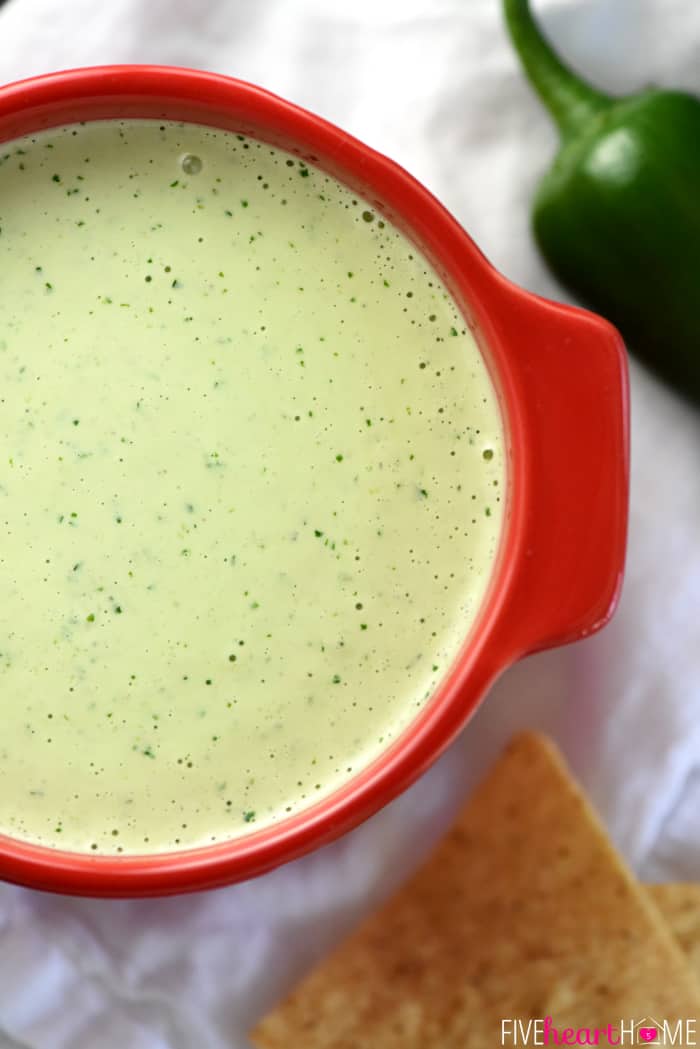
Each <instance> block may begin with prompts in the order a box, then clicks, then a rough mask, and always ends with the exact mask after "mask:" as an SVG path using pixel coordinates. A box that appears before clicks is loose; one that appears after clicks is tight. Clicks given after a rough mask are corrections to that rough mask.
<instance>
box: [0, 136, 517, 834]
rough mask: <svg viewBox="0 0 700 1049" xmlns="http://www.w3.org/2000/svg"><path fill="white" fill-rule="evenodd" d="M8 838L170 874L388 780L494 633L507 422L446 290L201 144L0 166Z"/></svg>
mask: <svg viewBox="0 0 700 1049" xmlns="http://www.w3.org/2000/svg"><path fill="white" fill-rule="evenodd" d="M0 156H1V157H2V160H1V162H0V227H1V230H2V232H1V233H0V256H1V262H2V265H1V269H0V377H1V389H0V446H1V449H2V457H1V462H0V521H1V522H2V540H1V543H0V573H1V579H2V601H0V718H1V721H0V724H1V726H2V727H1V729H0V832H5V833H8V834H10V835H13V836H15V837H20V838H23V839H26V840H30V841H34V842H39V843H43V844H47V845H52V846H56V847H61V848H69V849H74V850H79V851H88V852H89V851H90V850H93V851H99V852H101V853H115V854H116V853H125V854H126V853H132V854H133V853H147V852H153V851H160V850H171V849H177V848H184V847H191V846H196V845H206V844H209V843H211V842H214V841H221V840H226V839H228V838H231V837H235V836H237V835H240V834H242V833H249V832H250V831H251V830H256V829H258V828H259V827H261V826H264V825H266V824H269V823H271V822H273V821H276V820H279V819H281V818H284V817H285V815H286V814H288V813H290V812H296V811H299V810H300V809H301V808H303V807H305V806H308V805H310V804H312V803H313V802H315V801H317V800H318V799H319V797H321V796H323V795H324V794H327V793H329V792H331V791H332V790H334V789H335V788H337V787H338V786H340V785H341V784H343V783H344V782H346V781H347V780H348V779H349V778H351V776H352V775H353V774H354V773H356V772H357V771H358V770H360V769H362V768H363V767H366V766H367V765H368V763H370V762H371V761H372V760H373V759H375V758H376V757H377V756H378V755H379V754H380V753H381V752H382V750H384V749H385V748H386V747H387V745H388V744H389V743H390V742H391V741H392V740H393V739H395V738H396V737H397V736H398V735H399V734H400V733H401V732H402V730H403V729H404V728H405V727H406V726H407V725H408V724H409V723H410V721H411V719H412V718H413V717H414V716H415V715H416V714H417V713H418V711H419V709H420V708H422V707H423V706H424V704H425V703H426V700H427V699H428V698H429V697H430V696H431V694H432V693H433V691H434V690H435V688H436V686H437V684H438V683H439V682H440V680H441V679H442V678H443V676H444V674H445V673H446V671H447V670H448V669H449V667H450V665H451V663H452V662H453V660H454V658H455V656H456V655H457V652H458V650H459V647H460V645H461V643H462V641H463V639H464V637H465V636H466V634H467V632H468V630H469V627H470V625H471V623H472V622H473V619H474V617H475V615H476V613H477V611H478V608H479V605H480V602H481V600H482V597H483V594H484V591H485V588H486V586H487V583H488V580H489V578H490V574H491V569H492V566H493V562H494V558H495V553H496V548H497V545H498V540H499V535H500V530H501V521H502V511H501V493H502V491H503V489H504V485H505V469H504V461H503V460H504V446H503V434H502V424H501V419H500V414H499V409H498V406H497V400H496V396H495V393H494V390H493V388H492V385H491V382H490V379H489V377H488V374H487V371H486V368H485V366H484V363H483V361H482V359H481V356H480V353H479V351H478V349H477V347H476V345H475V342H474V339H473V337H472V336H471V334H470V332H469V331H468V330H467V328H466V324H465V321H464V319H463V318H462V316H461V315H460V313H459V312H458V310H457V309H456V307H455V305H454V303H453V301H452V300H451V298H450V297H449V295H448V294H447V292H446V291H445V288H444V287H443V285H442V284H441V283H440V281H439V279H438V278H437V276H436V275H435V273H434V272H433V270H432V269H431V268H430V266H429V265H428V264H427V263H426V261H425V260H424V259H423V258H422V257H421V256H420V254H419V253H418V252H417V251H416V250H415V248H414V247H412V245H411V244H410V243H409V241H408V240H407V239H406V238H405V237H404V236H403V235H402V234H401V233H399V232H398V231H397V230H396V229H395V228H393V227H392V226H391V225H390V224H389V223H388V222H385V221H384V220H382V218H381V215H379V214H378V213H376V212H375V211H373V210H372V208H371V206H369V205H368V204H367V203H366V202H364V201H362V200H360V199H358V198H357V197H356V196H354V195H353V193H352V192H351V191H349V190H347V189H345V188H344V187H343V186H341V185H340V184H339V183H337V182H336V181H335V180H334V179H331V178H329V177H327V176H325V175H324V174H323V173H322V172H320V171H319V170H317V169H314V168H313V167H311V166H307V165H306V164H304V163H302V162H300V161H299V160H298V159H297V158H294V157H291V156H289V155H288V154H286V153H284V152H282V151H280V150H278V149H273V148H271V147H270V146H268V145H265V144H261V143H258V142H256V141H255V140H252V139H243V138H241V137H240V136H236V135H233V134H229V133H226V132H220V131H215V130H212V129H207V128H202V127H198V126H194V125H178V124H165V125H161V124H158V123H157V122H153V121H134V122H128V123H118V122H104V123H96V124H88V125H84V126H75V127H68V128H61V129H55V130H53V131H49V132H42V133H40V134H37V135H35V136H32V137H28V138H26V139H22V140H16V141H14V142H11V143H5V144H4V145H2V146H0Z"/></svg>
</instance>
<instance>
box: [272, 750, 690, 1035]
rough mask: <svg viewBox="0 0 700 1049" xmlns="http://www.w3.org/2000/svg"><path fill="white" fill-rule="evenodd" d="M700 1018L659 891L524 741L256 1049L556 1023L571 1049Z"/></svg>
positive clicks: (290, 1002)
mask: <svg viewBox="0 0 700 1049" xmlns="http://www.w3.org/2000/svg"><path fill="white" fill-rule="evenodd" d="M699 1014H700V989H699V987H698V985H697V984H696V982H695V980H694V978H693V975H692V973H691V971H690V969H689V966H688V964H687V961H686V959H685V957H684V955H683V953H682V951H681V949H680V947H679V945H678V943H677V942H676V941H675V939H674V938H673V936H672V935H671V933H670V931H669V929H668V927H667V926H666V924H665V922H664V920H663V919H662V917H661V915H660V913H659V911H658V909H657V908H656V907H655V906H654V904H653V902H652V899H651V895H650V894H649V893H647V891H646V889H645V888H643V887H641V886H640V885H639V884H638V883H637V882H636V881H635V880H634V878H633V877H632V875H631V874H630V872H629V871H628V870H627V868H626V867H625V866H624V864H623V862H622V861H621V859H620V857H619V856H618V855H617V853H616V852H615V850H614V849H613V847H612V845H611V844H610V842H609V840H608V838H607V836H606V834H605V832H604V830H603V828H602V826H601V824H600V822H599V820H598V818H597V816H596V815H595V814H594V812H593V811H592V809H591V807H590V806H589V804H588V803H587V801H586V800H585V798H584V797H583V795H582V794H581V792H580V790H579V789H578V787H577V786H576V785H575V783H574V782H573V781H572V779H571V776H570V775H569V773H568V771H567V770H566V768H565V767H564V765H563V763H562V760H561V758H560V757H559V755H558V753H557V752H556V750H555V749H554V747H553V746H552V745H551V744H550V743H549V742H548V741H547V740H546V739H544V738H543V737H541V736H538V735H535V734H532V733H525V734H523V735H521V736H519V737H517V738H516V739H515V740H514V741H513V742H512V743H511V744H510V745H509V746H508V748H507V749H506V751H505V753H504V754H503V756H502V757H501V758H500V759H499V761H498V762H497V763H496V765H495V766H494V768H493V769H492V771H491V772H490V774H489V775H488V776H487V778H486V780H485V781H484V782H483V783H482V785H481V787H480V788H479V789H478V790H477V791H476V793H475V795H474V796H473V798H472V799H471V801H470V802H469V804H468V805H467V807H466V809H465V810H464V812H463V814H462V815H461V817H460V819H459V820H458V822H457V823H456V825H455V826H454V827H453V829H452V831H451V832H450V833H449V835H448V836H447V837H446V838H445V840H444V841H443V842H442V844H441V845H440V846H439V847H438V849H437V850H436V852H435V853H434V855H433V856H432V858H431V859H430V860H429V861H428V863H427V864H426V866H425V867H424V868H423V869H422V870H420V871H419V872H418V874H417V875H416V876H415V877H414V878H413V880H412V881H410V883H409V884H408V885H407V886H406V887H405V888H404V889H402V890H401V891H400V892H399V893H398V895H397V896H395V897H394V899H393V900H392V901H390V902H389V904H388V905H387V906H385V907H384V908H383V909H382V910H381V911H380V912H378V913H377V914H375V915H374V916H373V917H371V918H370V919H369V920H368V921H367V922H366V924H365V925H364V926H363V927H361V928H360V930H359V931H358V932H357V933H356V934H355V935H354V936H352V937H351V938H350V939H349V940H347V941H346V942H345V943H344V944H343V945H341V947H340V948H339V949H338V950H337V951H336V952H335V953H334V954H333V955H331V956H330V957H329V958H328V959H327V960H326V961H325V962H324V963H322V964H321V965H320V966H319V967H318V968H317V969H316V970H315V971H314V972H312V973H311V975H310V976H309V977H308V978H307V979H306V980H305V981H304V982H303V983H302V984H301V985H300V986H299V987H298V988H297V989H296V990H295V991H293V993H292V994H291V995H290V997H289V998H288V999H287V1000H286V1001H285V1002H283V1003H282V1004H281V1005H280V1006H279V1007H278V1008H277V1009H276V1010H275V1011H274V1012H273V1013H272V1014H270V1015H269V1016H267V1017H266V1018H265V1019H264V1020H263V1021H262V1022H261V1023H260V1024H259V1025H258V1027H257V1028H256V1030H255V1031H254V1032H253V1035H252V1038H253V1041H254V1044H255V1045H256V1046H258V1047H260V1049H494V1047H495V1046H500V1045H515V1044H516V1040H515V1039H516V1037H517V1036H518V1032H519V1033H520V1035H522V1033H523V1031H526V1030H528V1028H527V1024H528V1022H530V1021H533V1022H537V1021H542V1022H543V1023H545V1022H546V1021H547V1017H549V1018H550V1021H549V1022H550V1024H552V1025H554V1026H555V1027H556V1029H557V1031H558V1032H559V1035H561V1033H562V1031H564V1032H565V1031H566V1029H567V1028H569V1029H571V1031H572V1032H573V1037H574V1038H575V1037H576V1034H577V1032H581V1031H584V1030H587V1031H590V1032H592V1031H594V1030H595V1029H598V1030H600V1031H601V1032H604V1031H605V1029H606V1028H607V1025H612V1030H615V1029H616V1025H619V1024H620V1022H621V1021H622V1022H624V1023H626V1024H630V1023H639V1022H640V1021H641V1022H645V1021H644V1018H645V1017H647V1016H653V1017H655V1018H657V1020H661V1019H663V1018H668V1019H669V1021H672V1022H673V1023H674V1024H675V1023H676V1022H677V1021H679V1020H685V1019H689V1020H691V1022H692V1021H695V1020H696V1019H697V1017H698V1015H699ZM518 1022H520V1023H521V1024H522V1026H521V1027H519V1028H518V1027H517V1025H518ZM529 1030H530V1038H531V1039H532V1038H533V1031H535V1032H536V1031H537V1030H540V1031H541V1030H542V1028H532V1027H531V1028H530V1029H529ZM550 1038H551V1035H550ZM517 1044H520V1045H522V1044H523V1042H522V1038H521V1040H520V1042H517ZM531 1044H533V1043H532V1042H531ZM550 1044H553V1043H551V1040H550ZM564 1044H576V1041H568V1042H567V1043H564ZM578 1044H586V1043H585V1042H582V1041H579V1043H578ZM588 1044H596V1043H590V1042H589V1043H588ZM602 1044H605V1043H604V1042H602Z"/></svg>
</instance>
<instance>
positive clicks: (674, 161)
mask: <svg viewBox="0 0 700 1049" xmlns="http://www.w3.org/2000/svg"><path fill="white" fill-rule="evenodd" d="M503 2H504V12H505V18H506V24H507V27H508V30H509V32H510V35H511V38H512V40H513V43H514V44H515V47H516V49H517V51H518V54H519V56H520V59H521V61H522V64H523V66H524V69H525V72H526V74H527V76H528V78H529V79H530V81H531V83H532V85H533V87H534V88H535V90H536V91H537V93H538V94H539V96H540V98H541V99H542V101H543V102H544V104H545V105H546V106H547V108H548V109H549V111H550V113H551V115H552V117H553V118H554V120H555V122H556V123H557V125H558V128H559V131H560V134H561V140H562V141H561V147H560V149H559V153H558V154H557V156H556V158H555V160H554V164H553V165H552V168H551V170H550V171H549V172H548V173H547V174H546V175H545V176H544V178H543V179H542V181H541V183H540V185H539V188H538V191H537V195H536V198H535V201H534V207H533V215H532V220H533V229H534V233H535V237H536V240H537V243H538V245H539V247H540V249H541V251H542V254H543V255H544V257H545V259H546V261H547V263H548V265H549V267H550V269H551V270H552V272H553V273H554V274H555V276H556V277H558V279H559V280H560V281H561V282H562V284H564V285H565V286H566V287H567V288H569V289H570V290H571V291H572V292H574V293H575V294H576V295H577V296H578V297H579V298H580V299H581V300H582V301H583V302H584V303H586V304H587V305H588V306H590V307H591V308H592V309H594V310H596V311H598V312H599V313H602V314H603V315H604V316H606V317H607V318H608V319H609V320H611V321H612V322H613V324H615V325H616V326H617V327H618V328H619V329H620V331H621V332H622V334H623V336H624V338H625V341H626V342H627V345H628V347H629V348H630V350H631V351H632V352H634V353H635V355H636V356H638V357H639V358H640V359H641V360H642V361H644V362H645V363H646V364H647V365H648V366H649V367H650V368H652V369H653V370H654V371H655V372H656V373H657V374H658V375H660V376H661V377H663V378H665V379H666V380H667V381H668V382H670V383H671V384H672V385H673V386H675V387H676V389H678V390H679V391H680V392H681V393H682V394H684V395H685V396H686V397H688V398H690V399H691V400H693V401H695V402H696V403H697V404H700V309H699V308H700V99H697V98H695V97H694V96H693V95H689V94H686V93H684V92H681V91H667V90H660V89H656V88H649V89H646V90H643V91H640V92H639V93H637V94H633V95H630V96H628V97H624V98H613V97H610V96H609V95H606V94H604V93H603V92H602V91H598V90H596V89H595V88H593V87H591V86H590V85H589V84H587V83H585V82H584V81H582V80H581V79H580V78H579V77H578V76H577V75H576V74H574V73H573V72H572V71H571V70H570V69H568V68H567V67H566V66H565V65H564V64H563V63H562V62H561V61H560V60H559V58H558V57H557V55H556V54H555V53H554V51H553V50H552V48H551V47H550V46H549V44H548V43H547V42H546V41H545V39H544V38H543V36H542V34H541V33H540V31H539V29H538V27H537V26H536V24H535V22H534V20H533V17H532V14H531V12H530V5H529V2H528V0H503Z"/></svg>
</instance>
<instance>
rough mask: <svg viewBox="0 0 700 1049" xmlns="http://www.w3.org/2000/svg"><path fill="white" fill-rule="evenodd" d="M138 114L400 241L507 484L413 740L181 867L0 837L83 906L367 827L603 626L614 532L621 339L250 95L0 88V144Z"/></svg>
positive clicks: (242, 868) (21, 868) (359, 150)
mask: <svg viewBox="0 0 700 1049" xmlns="http://www.w3.org/2000/svg"><path fill="white" fill-rule="evenodd" d="M139 117H141V118H156V119H168V120H182V121H190V122H193V123H198V124H208V125H211V126H215V127H218V128H224V129H226V130H230V131H237V132H240V133H243V134H246V135H251V136H253V137H255V138H259V139H261V140H263V141H265V142H269V143H270V144H272V145H276V146H279V147H281V148H284V149H286V150H289V151H291V152H293V153H296V154H297V155H298V156H299V157H301V158H303V159H305V160H307V161H308V162H310V163H313V164H316V165H318V167H320V168H321V169H323V170H324V171H326V172H328V173H329V174H330V175H333V176H334V177H336V178H337V179H339V180H340V181H341V182H343V183H345V184H346V185H348V186H350V187H352V188H353V189H354V190H356V191H357V193H358V194H360V195H362V196H363V197H365V198H366V199H367V200H369V201H370V202H371V203H372V205H373V206H374V207H376V208H377V209H378V210H379V211H381V212H382V213H383V214H384V215H385V216H386V217H387V218H388V219H390V220H391V221H392V222H394V223H395V224H396V225H397V226H398V227H399V228H400V229H402V231H403V232H404V233H405V234H406V235H407V236H408V237H409V238H410V239H411V240H412V241H413V242H414V243H415V244H416V246H417V247H418V248H419V249H420V250H421V251H422V252H423V253H424V254H425V255H426V256H427V257H428V258H429V259H430V261H431V262H432V263H433V265H434V266H435V268H436V269H437V271H438V272H439V274H440V276H441V277H442V279H443V280H444V282H445V283H446V285H447V287H448V288H449V289H450V291H451V293H452V295H453V296H454V298H455V300H456V301H457V303H458V305H459V307H460V308H461V310H462V312H463V313H464V316H465V318H466V319H467V321H468V323H469V325H470V327H471V329H472V330H473V332H474V334H475V336H476V338H477V341H478V343H479V346H480V349H481V352H482V354H483V357H484V359H485V361H486V364H487V366H488V368H489V371H490V373H491V377H492V379H493V382H494V385H495V387H496V389H497V392H498V395H499V400H500V407H501V412H502V416H503V424H504V429H505V433H506V446H507V453H508V464H507V480H508V485H507V498H506V514H505V523H504V527H503V533H502V537H501V542H500V548H499V553H498V557H497V560H496V564H495V567H494V570H493V575H492V579H491V583H490V586H489V589H488V592H487V595H486V598H485V600H484V603H483V605H482V608H481V611H480V614H479V617H478V620H477V622H476V624H475V625H474V627H473V628H472V630H471V631H470V633H469V635H468V637H466V638H465V642H464V645H463V647H462V650H461V652H460V655H459V657H458V658H457V660H456V661H455V663H454V665H453V667H452V669H451V671H450V673H449V674H448V675H447V676H446V677H445V679H444V680H443V681H442V683H441V685H440V687H439V688H438V690H437V692H436V693H435V695H434V697H433V698H432V699H431V700H430V702H429V704H428V705H427V706H426V708H425V709H424V710H423V711H422V713H421V714H420V715H419V716H418V717H416V719H415V721H414V722H413V723H412V724H411V725H410V726H409V728H407V729H406V731H405V732H404V733H403V734H402V735H401V736H400V738H399V739H398V740H397V741H395V742H394V743H393V745H392V746H391V747H389V748H388V749H387V750H386V752H385V753H384V754H382V755H381V757H380V758H379V759H378V760H376V761H375V762H374V763H373V764H372V765H371V766H370V767H369V768H367V769H365V770H364V772H362V773H361V774H358V775H357V776H355V777H354V778H353V779H352V780H351V781H350V782H349V783H347V784H346V785H345V786H344V787H343V788H342V789H340V790H338V791H336V792H335V793H333V794H332V795H330V796H329V797H327V798H326V799H324V800H323V801H320V802H319V803H317V804H316V805H314V806H313V807H310V808H308V809H306V810H305V811H303V812H300V813H299V814H298V815H295V816H292V817H290V818H289V819H286V820H284V821H282V822H280V823H279V824H277V825H275V826H271V827H267V828H265V829H263V830H260V831H257V832H253V833H250V834H248V835H246V836H244V837H242V838H238V839H234V840H232V841H230V842H225V843H222V844H217V845H212V846H210V847H205V848H200V849H191V850H183V851H178V852H168V853H160V854H155V855H148V856H127V857H114V856H109V857H107V856H99V855H85V854H82V853H71V852H64V851H61V850H57V849H52V848H45V847H40V846H36V845H31V844H27V843H26V842H22V841H18V840H16V839H13V838H9V837H6V836H1V835H0V876H2V877H4V878H5V879H7V880H9V881H16V882H20V883H22V884H25V885H30V886H33V887H35V888H38V889H47V890H52V891H55V892H64V893H78V894H84V895H94V896H150V895H160V894H165V893H175V892H186V891H192V890H195V889H204V888H212V887H215V886H220V885H224V884H227V883H229V882H234V881H238V880H241V879H244V878H250V877H251V876H253V875H256V874H261V873H262V872H264V871H267V870H269V869H271V868H272V867H275V866H277V865H279V864H281V863H284V862H286V861H287V860H291V859H293V858H295V857H297V856H300V855H301V854H303V853H305V852H308V851H309V850H311V849H314V848H316V847H318V846H320V845H323V844H326V843H327V842H329V841H331V840H332V839H333V838H336V837H337V836H338V835H340V834H342V833H343V832H344V831H347V830H349V829H350V828H351V827H353V826H355V825H356V824H358V823H360V822H361V821H362V820H364V819H366V818H367V817H368V816H370V815H372V813H374V812H376V810H377V809H379V808H380V807H381V806H382V805H385V804H386V803H387V802H388V801H390V800H391V799H392V798H393V797H395V796H396V795H397V794H398V793H399V792H400V791H402V790H404V789H405V788H406V787H407V786H408V785H409V784H410V783H411V782H412V781H413V780H415V779H416V777H418V776H419V775H420V774H421V773H422V772H423V771H424V770H425V769H426V768H427V767H428V766H429V765H430V764H431V763H432V762H433V761H435V759H436V758H437V757H438V755H439V754H441V753H442V751H443V750H444V749H445V748H446V747H447V746H448V744H449V743H450V742H451V741H452V740H453V739H454V737H455V736H456V735H457V733H458V732H459V731H460V729H462V727H463V726H464V724H465V723H466V721H467V720H468V718H469V717H470V715H471V714H472V713H473V712H474V710H475V708H476V706H477V705H478V703H479V701H480V699H481V698H482V696H483V695H484V693H485V692H486V690H487V689H488V687H489V686H490V685H491V683H492V682H493V681H494V680H495V678H496V677H497V676H498V675H499V674H500V673H501V672H502V671H503V670H505V669H506V668H507V667H508V666H509V665H510V664H512V663H513V662H515V661H516V660H517V659H519V658H520V657H521V656H524V655H525V654H527V653H530V652H534V651H537V650H539V649H544V648H549V647H552V646H554V645H560V644H564V643H565V642H568V641H575V640H577V639H579V638H583V637H586V636H587V635H589V634H591V633H593V632H594V631H596V630H598V629H599V628H600V627H602V626H603V625H604V624H605V623H606V622H607V621H608V619H609V618H610V616H611V615H612V612H613V611H614V608H615V604H616V601H617V597H618V594H619V589H620V584H621V580H622V570H623V563H624V553H625V538H626V525H627V495H628V386H627V366H626V359H625V351H624V346H623V343H622V340H621V338H620V336H619V334H618V333H617V331H616V330H615V329H614V328H612V327H611V326H610V325H609V324H608V323H607V322H606V321H604V320H602V319H601V318H600V317H597V316H594V315H593V314H591V313H587V312H583V311H581V310H576V309H572V308H570V307H568V306H562V305H558V304H556V303H552V302H548V301H546V300H544V299H540V298H538V297H537V296H535V295H532V294H529V293H528V292H525V291H523V290H522V289H521V288H518V287H516V286H514V285H513V284H511V283H509V282H508V281H507V280H506V279H505V278H504V277H503V276H501V274H499V273H497V272H496V271H495V270H494V269H493V268H492V267H491V265H490V264H489V263H488V262H487V260H486V259H485V258H484V256H483V255H482V254H481V252H480V251H479V249H478V248H477V247H476V245H475V244H474V243H473V241H472V240H471V239H470V238H469V237H468V235H467V234H466V233H465V232H464V230H463V229H462V228H461V227H460V225H459V224H458V223H457V222H456V221H455V219H454V218H452V216H451V215H450V214H449V213H448V212H447V211H446V210H445V209H444V208H443V207H442V205H441V204H440V203H439V202H438V201H437V200H436V199H435V198H434V197H433V196H431V194H430V193H429V192H428V191H427V190H426V189H424V188H423V186H421V185H420V184H419V183H418V182H416V181H415V179H413V178H412V177H411V176H410V175H409V174H407V173H406V172H405V171H404V170H403V169H402V168H400V167H398V165H396V164H395V163H393V162H392V161H391V160H388V159H387V158H386V157H384V156H382V155H381V154H379V153H376V152H375V151H374V150H372V149H370V148H369V147H368V146H365V145H363V144H362V143H361V142H358V141H357V139H355V138H353V137H352V136H350V135H348V134H346V133H345V132H344V131H341V130H339V129H338V128H336V127H334V126H333V125H332V124H329V123H327V122H326V121H325V120H322V119H321V118H320V117H317V116H314V115H313V114H312V113H309V112H307V111H306V110H303V109H300V108H298V107H297V106H294V105H291V104H290V103H289V102H285V101H284V100H283V99H281V98H278V97H276V96H275V95H271V94H269V93H268V92H267V91H263V90H261V89H260V88H258V87H254V86H252V85H251V84H246V83H243V82H241V81H237V80H231V79H229V78H227V77H223V76H216V75H214V74H212V73H202V72H198V71H195V70H187V69H174V68H168V67H158V66H106V67H98V68H91V69H77V70H70V71H68V72H61V73H53V74H50V75H48V76H42V77H35V78H33V79H31V80H24V81H21V82H20V83H16V84H10V85H9V86H7V87H4V88H0V141H6V140H8V139H11V138H15V137H18V136H21V135H26V134H28V133H31V132H33V131H37V130H39V129H41V128H47V127H53V126H57V125H60V124H68V123H74V122H77V121H89V120H102V119H110V118H139Z"/></svg>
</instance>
